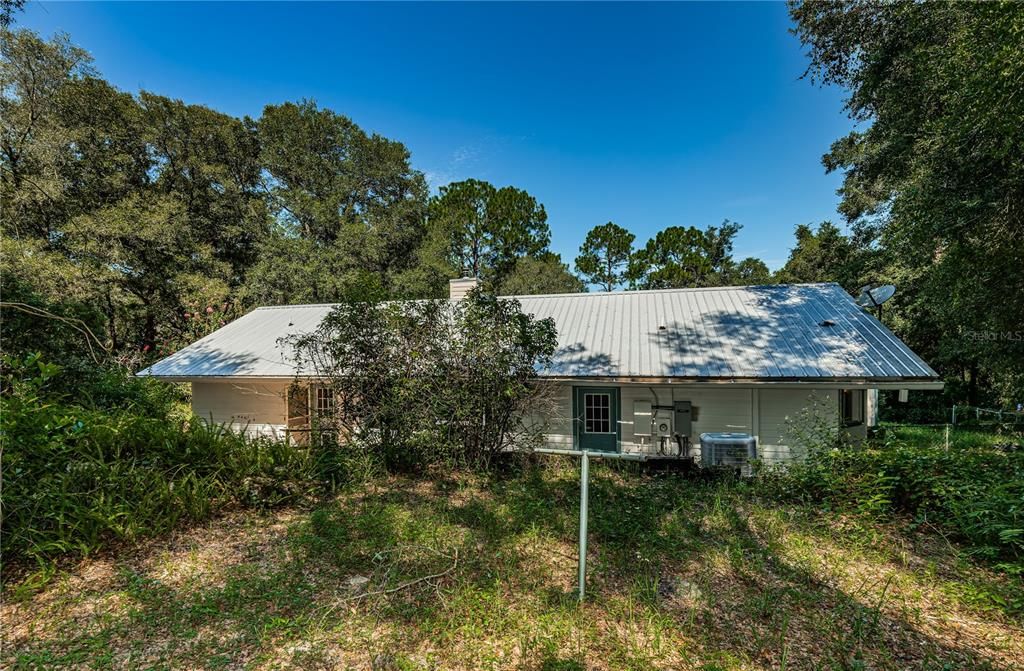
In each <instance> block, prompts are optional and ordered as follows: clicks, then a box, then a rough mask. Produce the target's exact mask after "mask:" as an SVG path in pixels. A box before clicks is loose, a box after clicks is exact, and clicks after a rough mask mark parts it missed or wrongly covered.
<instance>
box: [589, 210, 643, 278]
mask: <svg viewBox="0 0 1024 671" xmlns="http://www.w3.org/2000/svg"><path fill="white" fill-rule="evenodd" d="M635 239H636V236H635V235H633V234H632V233H630V232H629V231H627V230H626V229H624V228H622V227H621V226H618V225H616V224H614V223H612V222H610V221H609V222H608V223H607V224H602V225H601V226H595V227H594V228H592V229H590V232H589V233H587V238H586V240H584V241H583V246H582V247H580V254H579V256H577V257H576V272H578V273H580V275H582V276H583V279H584V280H586V282H587V283H588V284H597V285H599V286H601V287H602V288H603V289H604V290H605V291H613V290H614V289H615V288H617V287H619V286H622V284H623V283H624V282H625V281H626V279H627V278H626V275H627V270H628V267H629V259H630V257H631V256H632V255H633V241H634V240H635Z"/></svg>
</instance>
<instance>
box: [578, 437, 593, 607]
mask: <svg viewBox="0 0 1024 671" xmlns="http://www.w3.org/2000/svg"><path fill="white" fill-rule="evenodd" d="M589 498H590V458H589V456H588V455H587V452H586V450H584V451H583V456H581V457H580V575H579V585H580V590H579V600H580V601H583V595H584V593H585V591H586V584H587V515H588V513H589V510H588V508H589V501H588V499H589Z"/></svg>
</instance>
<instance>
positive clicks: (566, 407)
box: [527, 383, 573, 450]
mask: <svg viewBox="0 0 1024 671" xmlns="http://www.w3.org/2000/svg"><path fill="white" fill-rule="evenodd" d="M540 393H541V394H542V395H543V397H544V398H545V401H544V402H543V404H544V405H545V406H546V407H547V412H546V413H545V415H546V416H533V417H531V418H530V419H529V420H528V422H527V425H528V426H531V427H535V428H537V429H539V430H540V431H541V433H542V434H543V436H544V443H545V445H546V446H547V447H550V448H553V449H558V450H571V449H572V448H573V444H572V386H571V385H567V384H566V385H563V384H555V383H547V384H546V386H545V387H544V389H543V390H542V391H541V392H540Z"/></svg>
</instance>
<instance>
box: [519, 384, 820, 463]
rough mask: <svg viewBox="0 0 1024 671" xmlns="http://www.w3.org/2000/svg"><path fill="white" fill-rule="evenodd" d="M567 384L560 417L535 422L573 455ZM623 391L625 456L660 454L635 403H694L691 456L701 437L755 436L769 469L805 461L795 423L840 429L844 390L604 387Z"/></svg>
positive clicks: (561, 396)
mask: <svg viewBox="0 0 1024 671" xmlns="http://www.w3.org/2000/svg"><path fill="white" fill-rule="evenodd" d="M573 386H574V385H572V384H571V383H565V384H563V385H562V386H561V387H560V389H559V390H558V392H557V394H556V395H555V397H554V398H556V399H557V405H558V408H559V409H558V411H557V412H556V413H554V414H555V415H557V416H555V417H553V418H551V419H549V420H543V419H541V418H532V419H531V420H530V421H531V422H538V423H543V424H545V426H544V430H543V433H544V436H545V443H546V446H547V447H549V448H552V449H573V446H574V443H573V422H572V388H573ZM602 386H613V387H617V388H618V389H619V396H620V401H621V402H620V408H621V410H620V416H619V418H618V420H619V423H620V427H621V436H622V442H621V445H620V450H621V451H622V452H624V453H631V454H656V453H657V443H656V440H657V439H656V438H654V439H653V440H651V441H646V442H645V441H643V439H641V438H638V437H636V436H635V435H634V430H633V402H634V401H649V402H650V403H651V404H652V405H664V406H669V405H672V404H673V403H674V402H675V401H690V403H691V404H692V407H693V421H692V431H691V434H690V446H691V448H690V450H691V452H690V453H691V454H692V455H694V456H699V455H700V434H702V433H712V432H735V433H749V434H751V435H753V436H756V437H757V439H758V441H757V442H758V456H759V458H760V459H762V460H763V461H764V462H765V463H767V464H778V463H785V462H787V461H791V460H792V459H794V458H799V457H800V456H801V455H800V454H799V448H796V447H794V446H793V445H794V436H793V423H794V422H800V421H801V418H802V417H804V416H805V415H807V414H808V412H813V413H814V414H815V415H817V417H818V418H820V420H821V421H822V422H824V423H825V424H826V425H828V426H833V427H838V423H839V415H838V390H837V389H830V388H806V387H802V388H799V389H786V388H772V387H746V388H742V387H736V388H733V387H730V388H726V389H719V388H714V387H710V386H699V385H652V386H648V385H642V384H618V385H602Z"/></svg>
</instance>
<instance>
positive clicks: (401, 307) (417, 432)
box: [289, 291, 556, 469]
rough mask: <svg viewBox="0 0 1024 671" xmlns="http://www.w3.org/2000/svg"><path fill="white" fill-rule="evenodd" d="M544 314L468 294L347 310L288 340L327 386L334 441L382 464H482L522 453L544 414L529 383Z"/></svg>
mask: <svg viewBox="0 0 1024 671" xmlns="http://www.w3.org/2000/svg"><path fill="white" fill-rule="evenodd" d="M555 343H556V337H555V326H554V322H553V321H552V320H550V319H543V320H537V319H534V318H533V317H532V316H530V315H526V314H523V312H522V311H521V309H520V305H519V302H518V301H516V300H514V299H503V298H495V297H494V296H490V295H487V294H484V293H482V292H480V291H473V292H471V293H470V294H469V296H467V297H466V298H465V299H463V300H461V301H458V302H453V301H448V300H439V301H403V302H377V303H371V302H366V303H347V304H342V305H339V306H338V307H337V308H335V309H334V310H333V311H332V312H331V313H330V314H329V315H328V316H327V317H326V318H325V319H324V320H323V321H322V323H321V324H320V326H319V328H318V329H317V330H316V331H314V332H313V333H310V334H305V335H302V336H299V337H296V338H293V339H291V340H290V341H289V344H290V345H291V346H292V347H293V349H294V352H295V358H296V360H297V362H298V364H299V366H300V368H301V369H303V372H304V373H306V374H310V375H312V376H313V377H315V378H316V379H318V380H320V381H321V383H322V384H324V385H325V386H327V387H329V388H330V389H333V392H334V394H335V398H336V405H335V416H334V418H333V420H334V422H335V424H336V426H337V428H338V433H339V435H341V436H342V438H343V440H347V441H357V442H358V443H359V444H361V445H365V446H367V447H368V448H369V449H370V450H372V451H373V452H374V453H377V454H380V455H382V456H383V458H384V460H385V462H386V463H387V465H388V466H389V467H390V468H398V469H410V468H420V467H423V466H426V465H428V464H431V463H448V464H456V465H470V466H487V465H488V464H489V463H490V461H491V460H492V459H493V458H494V456H495V455H497V454H499V453H501V452H502V451H504V450H506V449H507V448H511V447H523V446H529V445H531V444H533V443H534V441H535V440H536V439H537V438H538V432H539V430H540V427H539V424H538V425H534V424H531V422H530V418H531V417H537V416H543V415H544V414H545V412H546V411H547V404H546V395H545V393H544V388H543V386H542V385H538V384H537V383H535V382H534V381H533V380H534V378H535V376H536V370H537V367H539V366H544V365H545V364H546V363H548V362H549V361H550V358H551V356H552V355H553V353H554V350H555Z"/></svg>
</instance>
